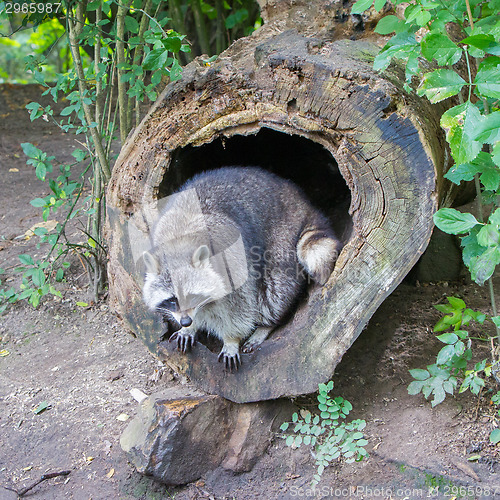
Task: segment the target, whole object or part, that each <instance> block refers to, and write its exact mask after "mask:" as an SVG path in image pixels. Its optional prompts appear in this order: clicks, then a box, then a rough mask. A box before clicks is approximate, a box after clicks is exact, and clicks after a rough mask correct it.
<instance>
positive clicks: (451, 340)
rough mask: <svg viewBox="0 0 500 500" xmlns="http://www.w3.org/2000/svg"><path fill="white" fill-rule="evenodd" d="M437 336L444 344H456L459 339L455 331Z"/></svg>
mask: <svg viewBox="0 0 500 500" xmlns="http://www.w3.org/2000/svg"><path fill="white" fill-rule="evenodd" d="M436 338H437V339H438V340H440V341H441V342H442V343H443V344H455V343H456V342H457V341H458V336H457V335H456V334H454V333H443V334H441V335H438V336H437V337H436Z"/></svg>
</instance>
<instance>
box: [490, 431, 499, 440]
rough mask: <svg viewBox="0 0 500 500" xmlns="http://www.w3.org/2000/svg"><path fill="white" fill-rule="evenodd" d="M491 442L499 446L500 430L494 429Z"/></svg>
mask: <svg viewBox="0 0 500 500" xmlns="http://www.w3.org/2000/svg"><path fill="white" fill-rule="evenodd" d="M490 442H491V443H493V444H497V443H498V442H500V429H493V430H492V431H491V434H490Z"/></svg>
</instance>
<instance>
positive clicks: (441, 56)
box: [420, 33, 462, 66]
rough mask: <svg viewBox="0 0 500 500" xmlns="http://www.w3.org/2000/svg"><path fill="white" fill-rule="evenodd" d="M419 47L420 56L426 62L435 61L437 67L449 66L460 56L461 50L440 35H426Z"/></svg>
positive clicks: (444, 36)
mask: <svg viewBox="0 0 500 500" xmlns="http://www.w3.org/2000/svg"><path fill="white" fill-rule="evenodd" d="M420 45H421V47H422V55H423V56H424V57H425V58H426V59H427V60H428V61H432V60H433V59H435V60H436V62H437V63H438V64H439V66H451V65H452V64H455V63H456V62H458V61H459V60H460V57H461V56H462V49H461V48H460V47H457V46H456V45H455V44H454V43H453V42H452V41H451V40H450V39H449V38H448V37H447V36H446V35H443V34H441V33H428V34H427V35H426V36H425V37H424V39H423V40H422V42H421V44H420Z"/></svg>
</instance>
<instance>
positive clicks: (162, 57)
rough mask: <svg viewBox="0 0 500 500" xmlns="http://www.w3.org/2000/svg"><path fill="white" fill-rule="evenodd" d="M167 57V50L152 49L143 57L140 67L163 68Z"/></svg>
mask: <svg viewBox="0 0 500 500" xmlns="http://www.w3.org/2000/svg"><path fill="white" fill-rule="evenodd" d="M167 59H168V50H165V49H153V50H151V51H150V52H149V54H148V55H147V56H146V57H145V59H144V62H143V64H142V67H143V68H144V69H145V70H147V71H154V70H158V69H164V68H165V64H166V62H167Z"/></svg>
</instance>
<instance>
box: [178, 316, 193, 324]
mask: <svg viewBox="0 0 500 500" xmlns="http://www.w3.org/2000/svg"><path fill="white" fill-rule="evenodd" d="M192 322H193V320H192V319H191V318H190V317H189V316H183V317H182V318H181V326H190V325H191V323H192Z"/></svg>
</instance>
